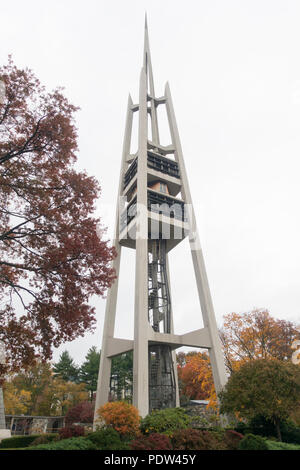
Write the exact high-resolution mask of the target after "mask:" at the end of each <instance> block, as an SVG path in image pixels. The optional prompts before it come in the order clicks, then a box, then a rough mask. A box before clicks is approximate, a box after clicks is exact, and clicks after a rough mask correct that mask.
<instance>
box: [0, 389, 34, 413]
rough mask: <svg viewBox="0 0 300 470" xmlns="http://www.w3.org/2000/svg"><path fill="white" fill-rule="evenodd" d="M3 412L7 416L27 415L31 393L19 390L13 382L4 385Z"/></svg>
mask: <svg viewBox="0 0 300 470" xmlns="http://www.w3.org/2000/svg"><path fill="white" fill-rule="evenodd" d="M4 397H5V399H4V404H5V412H6V413H7V414H9V415H22V414H27V413H28V409H29V408H30V405H31V392H29V391H28V390H19V389H18V387H16V386H15V384H14V383H13V382H5V384H4Z"/></svg>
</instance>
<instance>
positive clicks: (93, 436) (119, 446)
mask: <svg viewBox="0 0 300 470" xmlns="http://www.w3.org/2000/svg"><path fill="white" fill-rule="evenodd" d="M86 439H88V440H89V441H91V442H93V443H94V444H95V446H96V447H97V449H98V450H127V449H129V446H128V444H127V443H126V442H123V441H122V440H121V438H120V435H119V433H118V432H117V431H116V430H115V429H113V428H103V429H99V430H98V431H95V432H92V433H90V434H88V435H87V436H86Z"/></svg>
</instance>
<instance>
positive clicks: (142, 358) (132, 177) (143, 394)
mask: <svg viewBox="0 0 300 470" xmlns="http://www.w3.org/2000/svg"><path fill="white" fill-rule="evenodd" d="M158 106H166V111H167V116H168V123H169V128H170V135H171V142H170V144H169V145H167V146H163V145H161V143H160V138H159V125H158V119H157V108H158ZM134 113H138V151H137V153H136V154H134V155H132V154H130V145H131V135H132V124H133V114H134ZM149 134H151V136H150V135H149ZM118 201H121V203H118V204H117V211H116V224H115V236H114V245H115V248H116V250H117V257H116V258H115V260H114V262H113V267H114V269H115V271H116V274H117V279H116V281H115V282H114V284H113V285H112V286H111V288H110V290H109V292H108V297H107V304H106V311H105V321H104V328H103V340H102V348H101V361H100V370H99V378H98V387H97V396H96V410H97V409H98V408H99V407H100V406H101V405H103V404H104V403H106V402H107V401H108V397H109V388H110V376H111V359H112V357H114V356H117V355H119V354H122V353H124V352H128V351H130V350H133V404H134V405H135V406H136V407H137V408H138V410H139V413H140V415H141V416H145V415H147V414H148V413H149V412H150V411H151V410H153V409H161V408H165V407H175V406H179V392H178V380H177V368H176V357H175V350H176V348H179V347H182V346H192V347H196V348H206V349H208V351H209V356H210V361H211V365H212V371H213V378H214V383H215V388H216V391H217V392H219V391H220V390H221V389H222V388H223V386H224V385H225V383H226V380H227V378H226V372H225V365H224V358H223V354H222V349H221V343H220V339H219V335H218V329H217V324H216V319H215V314H214V309H213V304H212V299H211V295H210V290H209V285H208V280H207V276H206V270H205V265H204V260H203V254H202V250H201V246H200V241H199V237H198V232H197V227H196V221H195V214H194V209H193V205H192V198H191V193H190V188H189V183H188V178H187V174H186V169H185V165H184V160H183V154H182V149H181V143H180V139H179V133H178V129H177V124H176V119H175V113H174V109H173V104H172V98H171V93H170V88H169V85H168V84H166V87H165V93H164V95H163V96H161V97H156V96H155V91H154V82H153V74H152V65H151V56H150V49H149V38H148V28H147V20H146V22H145V38H144V57H143V67H142V70H141V74H140V88H139V103H137V104H134V103H133V102H132V99H131V97H130V96H129V99H128V107H127V116H126V127H125V136H124V143H123V156H122V163H121V172H120V179H119V191H118ZM186 236H188V237H189V242H190V249H191V256H192V260H193V266H194V272H195V277H196V283H197V288H198V294H199V299H200V305H201V312H202V317H203V323H204V327H203V328H200V329H198V330H195V331H191V332H189V333H186V334H183V335H177V334H175V333H174V329H173V316H172V302H171V293H170V285H169V266H168V253H169V252H170V251H171V250H172V249H173V248H174V247H175V246H176V245H177V244H178V243H180V242H181V241H182V240H183V239H184V238H185V237H186ZM123 247H124V248H129V249H134V250H135V255H136V264H135V304H134V339H133V340H125V339H119V338H115V337H114V327H115V315H116V303H117V294H118V277H119V268H120V257H121V250H122V248H123ZM183 270H184V267H183ZM201 312H200V309H199V312H196V315H199V320H200V315H201Z"/></svg>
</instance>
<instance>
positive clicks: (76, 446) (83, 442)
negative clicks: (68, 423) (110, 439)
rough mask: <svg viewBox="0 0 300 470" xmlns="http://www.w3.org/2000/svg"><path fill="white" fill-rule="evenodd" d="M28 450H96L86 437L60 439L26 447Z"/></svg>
mask: <svg viewBox="0 0 300 470" xmlns="http://www.w3.org/2000/svg"><path fill="white" fill-rule="evenodd" d="M28 449H30V450H97V447H96V445H95V444H94V443H93V442H91V441H89V440H88V439H87V438H86V437H71V439H63V440H61V441H56V442H50V443H49V444H41V445H39V446H35V447H28Z"/></svg>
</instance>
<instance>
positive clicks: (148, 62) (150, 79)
mask: <svg viewBox="0 0 300 470" xmlns="http://www.w3.org/2000/svg"><path fill="white" fill-rule="evenodd" d="M143 67H144V69H145V71H146V74H147V79H148V83H149V94H150V95H151V97H153V98H154V96H155V93H154V81H153V72H152V64H151V54H150V44H149V33H148V23H147V13H145V32H144V61H143Z"/></svg>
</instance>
